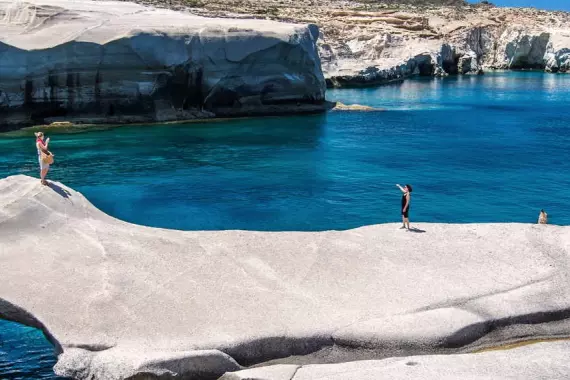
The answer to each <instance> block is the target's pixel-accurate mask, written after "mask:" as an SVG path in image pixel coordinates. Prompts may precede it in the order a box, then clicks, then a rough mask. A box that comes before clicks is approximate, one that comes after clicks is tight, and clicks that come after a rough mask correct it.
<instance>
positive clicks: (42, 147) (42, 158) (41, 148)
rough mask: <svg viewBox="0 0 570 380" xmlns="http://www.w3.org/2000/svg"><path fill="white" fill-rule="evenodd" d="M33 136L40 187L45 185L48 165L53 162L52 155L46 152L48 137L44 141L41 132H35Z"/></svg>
mask: <svg viewBox="0 0 570 380" xmlns="http://www.w3.org/2000/svg"><path fill="white" fill-rule="evenodd" d="M35 135H36V148H37V149H38V161H39V163H40V178H41V182H42V185H47V184H48V183H47V181H46V176H47V173H48V171H49V165H50V164H51V163H52V162H53V155H52V154H51V152H50V151H49V150H48V145H49V137H48V138H47V139H45V140H44V134H43V132H36V133H35Z"/></svg>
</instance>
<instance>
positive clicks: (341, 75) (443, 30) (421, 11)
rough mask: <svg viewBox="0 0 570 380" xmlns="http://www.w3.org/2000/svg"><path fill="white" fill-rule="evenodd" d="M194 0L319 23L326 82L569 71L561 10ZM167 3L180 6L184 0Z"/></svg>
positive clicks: (566, 21)
mask: <svg viewBox="0 0 570 380" xmlns="http://www.w3.org/2000/svg"><path fill="white" fill-rule="evenodd" d="M141 1H142V2H150V3H153V4H157V5H165V4H167V3H166V2H164V1H162V0H141ZM193 3H194V6H195V7H194V8H192V9H190V11H191V12H194V13H199V14H203V15H209V16H222V17H228V16H230V17H267V18H270V19H274V20H281V21H294V22H304V23H314V24H317V25H319V27H320V28H321V35H320V38H319V43H318V45H319V52H320V56H321V60H322V64H323V70H324V72H325V76H326V77H327V83H328V85H329V86H336V87H338V86H364V85H375V84H381V83H387V82H390V81H394V80H401V79H403V78H406V77H409V76H412V75H426V76H445V75H448V74H457V73H460V74H481V73H483V70H484V69H485V68H486V69H493V68H494V69H541V70H546V71H550V72H566V71H570V14H569V13H564V12H547V11H540V10H536V9H518V8H495V7H491V6H484V5H480V6H473V5H471V6H469V5H466V3H465V2H463V1H449V2H446V1H423V2H422V1H415V2H410V1H382V0H379V1H373V2H372V1H352V0H349V1H345V0H315V1H311V2H309V3H303V2H299V1H292V0H289V1H287V0H266V1H264V2H259V1H256V0H234V1H226V0H209V1H195V2H193ZM168 4H169V5H168V6H173V5H172V4H179V6H180V7H182V5H183V4H184V2H181V1H177V0H171V1H169V2H168ZM186 4H187V3H186ZM174 6H175V5H174Z"/></svg>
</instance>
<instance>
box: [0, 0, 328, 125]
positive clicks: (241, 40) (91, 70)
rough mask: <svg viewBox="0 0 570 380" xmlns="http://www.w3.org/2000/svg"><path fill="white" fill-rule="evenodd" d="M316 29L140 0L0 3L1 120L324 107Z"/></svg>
mask: <svg viewBox="0 0 570 380" xmlns="http://www.w3.org/2000/svg"><path fill="white" fill-rule="evenodd" d="M318 36H319V31H318V28H317V27H316V26H314V25H313V26H303V25H293V24H285V23H277V22H272V21H266V20H255V21H251V20H247V21H246V20H229V19H207V18H203V17H200V16H196V15H191V14H189V13H180V12H176V11H172V10H166V9H155V8H149V7H144V6H141V5H137V4H132V3H121V2H91V1H75V2H69V1H64V0H29V1H26V2H12V1H3V0H0V57H1V59H0V124H31V123H44V122H49V121H53V120H57V119H58V118H63V119H65V120H73V121H87V122H99V121H101V122H143V121H166V120H178V119H190V118H195V117H210V116H214V115H217V116H220V115H224V116H225V115H228V116H233V115H242V114H256V113H261V114H267V113H278V112H309V111H317V110H320V109H323V107H324V91H325V81H324V77H323V74H322V71H321V65H320V60H319V56H318V53H317V49H316V47H315V43H316V40H317V38H318Z"/></svg>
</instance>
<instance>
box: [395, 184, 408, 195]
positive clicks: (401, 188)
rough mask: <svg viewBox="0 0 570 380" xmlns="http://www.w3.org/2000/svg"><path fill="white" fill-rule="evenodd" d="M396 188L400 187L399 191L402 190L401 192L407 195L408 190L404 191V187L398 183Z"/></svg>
mask: <svg viewBox="0 0 570 380" xmlns="http://www.w3.org/2000/svg"><path fill="white" fill-rule="evenodd" d="M396 186H398V189H400V191H401V192H402V193H405V192H406V190H404V188H403V187H402V186H400V184H399V183H397V184H396Z"/></svg>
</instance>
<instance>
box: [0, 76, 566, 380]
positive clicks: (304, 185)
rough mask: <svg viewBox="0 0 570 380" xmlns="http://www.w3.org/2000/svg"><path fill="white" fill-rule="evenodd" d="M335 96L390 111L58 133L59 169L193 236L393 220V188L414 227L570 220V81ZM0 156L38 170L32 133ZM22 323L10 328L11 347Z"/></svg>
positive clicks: (124, 207) (109, 206) (114, 210)
mask: <svg viewBox="0 0 570 380" xmlns="http://www.w3.org/2000/svg"><path fill="white" fill-rule="evenodd" d="M328 97H329V99H331V100H339V101H342V102H343V103H359V104H364V105H369V106H375V107H381V108H384V109H385V110H386V111H385V112H330V113H328V114H325V115H316V116H292V117H279V118H262V119H241V120H232V121H217V122H210V123H194V124H185V125H155V126H125V127H119V128H113V129H107V130H97V131H91V132H85V133H61V132H53V133H50V134H48V136H51V138H52V142H51V148H52V151H53V152H54V153H55V154H56V160H57V164H56V165H54V167H53V171H52V172H51V173H50V178H51V179H54V180H58V181H62V182H64V183H65V184H67V185H69V186H71V187H73V188H75V189H76V190H79V191H81V192H82V193H83V194H84V195H85V196H87V198H88V199H89V200H91V201H92V202H93V203H94V204H95V205H96V206H97V207H99V208H100V209H102V210H103V211H105V212H107V213H109V214H111V215H112V216H115V217H117V218H120V219H123V220H126V221H129V222H133V223H138V224H145V225H149V226H157V227H166V228H176V229H183V230H199V229H207V230H217V229H250V230H306V231H315V230H326V229H347V228H353V227H358V226H362V225H367V224H373V223H385V222H395V221H398V220H399V207H400V206H399V202H400V194H399V191H398V190H397V188H396V187H395V183H401V184H404V183H410V184H412V185H413V187H414V193H413V196H412V207H411V220H412V224H414V223H416V222H417V223H419V224H420V225H421V222H446V223H472V222H524V223H535V222H536V220H537V217H538V213H539V211H540V209H541V208H544V209H545V210H546V211H547V212H548V213H549V219H550V222H551V223H555V224H564V225H570V191H568V189H569V188H570V175H569V173H570V75H550V74H543V73H535V72H515V73H489V74H486V75H484V76H481V77H451V78H445V79H425V80H424V79H418V80H409V81H406V82H404V83H401V84H394V85H390V86H384V87H380V88H374V89H358V90H331V91H329V92H328ZM0 149H1V151H2V155H0V177H4V176H7V175H10V174H17V173H24V174H29V175H34V176H37V162H36V156H35V150H34V139H33V137H32V135H31V132H30V133H28V135H26V136H21V135H20V136H1V135H0ZM0 296H1V292H0ZM16 331H19V330H18V329H14V328H7V327H6V324H5V323H4V324H0V341H6V340H9V341H18V338H17V336H16V337H14V334H19V333H17V332H16ZM26 336H27V335H26ZM20 341H21V342H22V344H24V343H23V342H24V341H25V340H22V339H21V340H20ZM40 341H41V339H35V338H34V339H29V340H27V341H26V346H21V347H20V348H14V347H15V346H14V345H13V344H12V345H11V346H10V347H11V348H10V350H9V351H10V352H7V351H6V350H5V349H3V348H2V347H3V346H2V345H0V373H1V371H2V370H6V368H8V369H10V364H8V365H7V366H6V364H5V363H6V362H11V361H14V360H15V359H13V358H24V361H23V362H21V363H20V362H14V364H13V365H12V367H13V368H20V367H23V368H24V369H26V368H32V369H33V368H37V367H38V366H41V364H38V363H39V362H38V354H37V353H36V354H32V353H31V354H24V353H23V352H26V351H30V350H31V351H38V352H41V354H40V355H44V353H45V352H46V351H45V344H44V345H43V346H41V345H40V346H37V348H36V344H40ZM44 343H45V341H44ZM46 344H47V343H46ZM11 350H12V351H13V350H15V352H12V351H11ZM42 350H43V351H42ZM26 358H28V359H29V360H27V361H26V360H25V359H26ZM42 360H43V362H42V363H44V364H45V363H48V364H49V365H44V370H43V371H44V372H41V373H44V374H49V373H50V370H49V367H50V366H51V365H52V362H49V360H48V361H47V362H46V359H45V357H43V359H42ZM53 360H55V359H53ZM28 366H29V367H28ZM38 373H40V372H38ZM38 377H39V375H38ZM0 378H1V376H0Z"/></svg>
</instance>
